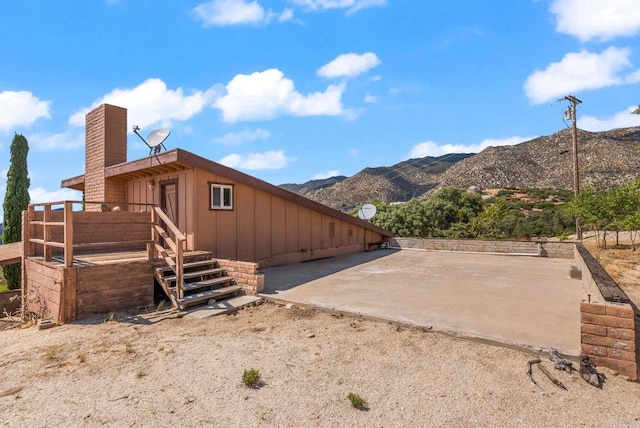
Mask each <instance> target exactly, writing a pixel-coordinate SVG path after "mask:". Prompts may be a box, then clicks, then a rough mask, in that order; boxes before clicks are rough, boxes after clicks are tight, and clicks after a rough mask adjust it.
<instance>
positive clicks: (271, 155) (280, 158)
mask: <svg viewBox="0 0 640 428" xmlns="http://www.w3.org/2000/svg"><path fill="white" fill-rule="evenodd" d="M294 160H295V158H289V157H287V156H285V154H284V150H277V151H274V150H272V151H268V152H264V153H249V154H246V155H239V154H236V153H234V154H230V155H228V156H225V157H224V158H222V159H221V160H220V163H221V164H223V165H226V166H228V167H230V168H240V169H248V170H254V171H255V170H261V169H282V168H284V167H286V166H287V165H288V164H289V163H290V162H293V161H294Z"/></svg>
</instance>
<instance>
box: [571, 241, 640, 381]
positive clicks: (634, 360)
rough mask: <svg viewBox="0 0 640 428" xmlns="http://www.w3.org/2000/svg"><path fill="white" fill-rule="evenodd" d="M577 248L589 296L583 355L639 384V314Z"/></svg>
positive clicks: (584, 309) (585, 306) (582, 324)
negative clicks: (637, 320) (637, 381)
mask: <svg viewBox="0 0 640 428" xmlns="http://www.w3.org/2000/svg"><path fill="white" fill-rule="evenodd" d="M575 247H576V248H575V261H576V265H577V266H578V268H579V269H580V270H581V272H582V285H583V287H584V289H585V291H586V293H587V294H588V301H586V302H582V303H581V304H580V345H581V350H582V355H588V356H589V357H590V358H591V359H593V361H594V362H595V364H596V365H598V366H604V367H608V368H610V369H612V370H614V371H616V372H618V373H619V374H621V375H623V376H626V377H628V378H629V379H631V380H638V378H639V377H640V373H638V369H639V368H640V363H639V359H640V355H638V351H640V349H638V348H639V346H638V341H639V339H640V338H639V337H638V334H639V333H640V332H639V331H638V322H636V319H637V318H638V317H637V316H636V313H637V312H638V310H637V308H635V307H634V306H633V305H632V304H631V301H630V300H629V298H628V297H627V295H626V294H625V293H624V291H622V290H621V289H620V287H619V286H618V284H616V283H615V281H614V280H613V279H612V278H611V277H610V276H609V274H608V273H607V272H606V271H605V270H604V268H603V267H602V266H601V265H600V264H599V263H598V261H597V260H595V259H594V258H593V256H592V255H591V253H589V252H588V251H587V249H586V248H584V246H583V245H582V244H580V243H578V244H576V245H575Z"/></svg>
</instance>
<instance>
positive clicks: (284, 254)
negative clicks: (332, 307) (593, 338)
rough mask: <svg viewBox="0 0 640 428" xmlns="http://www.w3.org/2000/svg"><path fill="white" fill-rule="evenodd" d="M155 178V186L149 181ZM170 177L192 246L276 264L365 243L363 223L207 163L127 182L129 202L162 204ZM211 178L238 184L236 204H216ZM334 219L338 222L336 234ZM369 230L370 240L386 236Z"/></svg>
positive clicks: (232, 257)
mask: <svg viewBox="0 0 640 428" xmlns="http://www.w3.org/2000/svg"><path fill="white" fill-rule="evenodd" d="M151 178H153V180H154V182H155V187H154V188H153V189H151V188H150V187H149V186H148V185H147V183H148V180H149V179H151ZM170 179H177V180H178V184H177V192H178V223H179V224H178V227H179V228H180V230H182V231H183V232H184V233H185V235H186V236H187V247H188V249H190V250H206V251H210V252H211V253H212V254H213V256H214V257H219V258H225V259H230V260H245V261H261V262H264V263H265V265H270V264H271V263H278V264H280V263H291V262H295V261H301V260H308V259H312V258H314V257H321V256H327V255H331V254H332V253H333V252H335V253H336V254H338V253H341V252H344V251H346V249H347V248H348V249H349V250H354V249H355V248H356V246H357V245H359V244H362V243H363V235H364V229H363V228H362V227H358V226H356V225H353V224H350V223H349V222H348V221H344V220H338V219H335V218H333V217H331V216H330V215H325V214H322V213H320V212H318V211H314V210H312V209H310V208H308V207H303V206H301V205H298V204H297V203H295V202H291V201H288V200H285V199H283V198H281V197H278V196H275V195H272V194H271V193H269V192H267V191H265V190H260V189H257V188H253V187H250V186H248V185H245V184H241V183H237V182H234V181H233V180H230V179H228V178H227V177H223V176H219V175H217V174H214V173H212V172H209V171H206V170H202V169H196V170H186V171H181V172H179V173H173V174H169V175H157V176H153V177H146V178H144V179H138V180H133V181H131V182H129V183H128V185H127V194H128V197H129V202H137V203H153V204H158V203H159V200H160V193H159V192H160V186H159V182H160V181H163V180H170ZM210 183H219V184H228V185H232V186H233V188H234V190H233V192H234V194H233V198H234V201H233V209H232V210H212V209H210ZM330 223H334V226H333V227H334V232H335V235H334V237H333V239H330V238H329V230H330V227H329V224H330ZM349 229H351V230H352V236H349ZM368 233H369V234H370V235H371V236H369V235H368V236H367V240H368V241H379V240H380V239H381V236H380V235H379V234H374V233H372V232H368Z"/></svg>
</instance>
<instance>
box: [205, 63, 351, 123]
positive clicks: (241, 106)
mask: <svg viewBox="0 0 640 428" xmlns="http://www.w3.org/2000/svg"><path fill="white" fill-rule="evenodd" d="M344 90H345V86H344V85H331V86H329V87H327V89H326V90H325V91H324V92H314V93H310V94H307V95H302V94H301V93H299V92H297V91H296V90H295V87H294V84H293V81H292V80H291V79H288V78H286V77H284V74H283V73H282V72H281V71H280V70H278V69H270V70H265V71H262V72H256V73H252V74H249V75H247V74H238V75H236V76H235V77H234V78H233V79H232V80H231V81H230V82H229V83H228V84H227V86H226V91H227V93H226V95H224V96H222V97H220V98H218V99H217V100H216V101H215V102H214V107H216V108H218V109H220V110H221V111H222V117H223V120H224V121H225V122H238V121H243V120H268V119H273V118H274V117H276V116H278V115H282V114H290V115H293V116H337V115H341V114H346V113H348V111H345V110H344V109H343V107H342V93H343V92H344Z"/></svg>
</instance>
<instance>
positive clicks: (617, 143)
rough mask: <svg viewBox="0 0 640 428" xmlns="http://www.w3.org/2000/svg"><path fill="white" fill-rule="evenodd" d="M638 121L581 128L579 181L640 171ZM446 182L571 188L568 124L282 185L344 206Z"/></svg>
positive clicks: (411, 194)
mask: <svg viewBox="0 0 640 428" xmlns="http://www.w3.org/2000/svg"><path fill="white" fill-rule="evenodd" d="M639 145H640V127H633V128H618V129H612V130H609V131H602V132H590V131H584V130H578V160H579V171H580V185H581V187H585V186H589V185H591V186H593V187H595V188H596V189H598V190H607V189H609V188H611V187H613V186H618V185H622V184H625V183H628V182H630V181H632V180H634V179H635V178H636V177H639V176H640V152H639V150H638V147H639ZM443 186H456V187H463V188H467V187H470V186H477V187H480V188H482V189H488V188H514V189H518V188H520V189H524V188H554V189H573V143H572V135H571V129H570V128H567V129H563V130H560V131H558V132H556V133H554V134H552V135H548V136H541V137H537V138H534V139H532V140H529V141H525V142H522V143H520V144H516V145H513V146H496V147H487V148H486V149H484V150H482V151H481V152H480V153H477V154H472V153H454V154H448V155H443V156H438V157H429V156H427V157H424V158H416V159H409V160H406V161H402V162H399V163H397V164H395V165H392V166H390V167H385V166H379V167H367V168H364V169H363V170H361V171H360V172H358V173H357V174H354V175H352V176H351V177H345V176H338V177H331V178H328V179H324V180H312V181H309V182H307V183H303V184H300V185H296V184H286V185H282V186H281V187H283V188H286V189H287V190H291V191H294V192H296V193H299V194H301V195H303V196H305V197H308V198H310V199H313V200H316V201H318V202H321V203H323V204H325V205H328V206H331V207H332V208H336V209H339V210H342V211H349V210H351V209H353V208H354V207H356V206H358V205H361V204H363V203H367V202H371V201H372V200H378V201H381V202H385V203H391V202H406V201H408V200H410V199H412V198H426V197H428V195H429V194H430V193H432V192H433V191H435V190H437V189H438V188H440V187H443Z"/></svg>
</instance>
